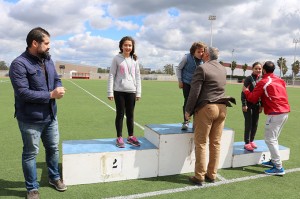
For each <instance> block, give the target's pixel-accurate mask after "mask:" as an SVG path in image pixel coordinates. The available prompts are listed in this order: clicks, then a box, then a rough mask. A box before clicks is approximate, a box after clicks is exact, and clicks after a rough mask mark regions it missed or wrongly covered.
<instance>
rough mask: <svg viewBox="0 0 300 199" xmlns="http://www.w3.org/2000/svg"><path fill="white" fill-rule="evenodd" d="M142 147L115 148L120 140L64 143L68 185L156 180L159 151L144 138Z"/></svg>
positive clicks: (65, 176) (65, 178)
mask: <svg viewBox="0 0 300 199" xmlns="http://www.w3.org/2000/svg"><path fill="white" fill-rule="evenodd" d="M138 139H139V141H140V142H141V146H140V147H134V146H132V145H129V144H125V148H118V147H116V145H115V141H116V139H115V138H114V139H113V138H109V139H94V140H69V141H63V143H62V152H63V165H62V166H63V178H64V182H65V183H66V184H67V185H76V184H90V183H99V182H110V181H120V180H129V179H138V178H150V177H156V176H157V174H158V149H157V147H156V146H155V145H153V144H152V143H151V142H149V141H148V140H147V139H145V138H144V137H141V138H138Z"/></svg>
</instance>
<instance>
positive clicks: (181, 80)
mask: <svg viewBox="0 0 300 199" xmlns="http://www.w3.org/2000/svg"><path fill="white" fill-rule="evenodd" d="M205 47H206V44H204V43H202V42H194V43H193V44H192V46H191V48H190V53H188V54H186V55H184V56H183V58H182V60H181V62H180V63H179V65H178V67H177V70H176V75H177V78H178V86H179V88H180V89H182V92H183V97H184V103H183V107H182V110H183V123H182V127H181V130H187V129H188V127H189V121H188V120H186V118H185V116H184V113H185V106H186V102H187V99H188V97H189V93H190V89H191V85H190V84H191V81H192V77H193V75H194V71H195V69H196V67H197V66H199V65H201V64H203V59H202V56H203V53H204V48H205Z"/></svg>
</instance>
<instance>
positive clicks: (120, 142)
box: [116, 137, 125, 148]
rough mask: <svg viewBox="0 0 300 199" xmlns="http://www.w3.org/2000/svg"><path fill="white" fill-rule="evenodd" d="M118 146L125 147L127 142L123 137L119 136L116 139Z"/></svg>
mask: <svg viewBox="0 0 300 199" xmlns="http://www.w3.org/2000/svg"><path fill="white" fill-rule="evenodd" d="M116 146H117V147H119V148H124V147H125V144H124V141H123V138H122V137H118V138H117V140H116Z"/></svg>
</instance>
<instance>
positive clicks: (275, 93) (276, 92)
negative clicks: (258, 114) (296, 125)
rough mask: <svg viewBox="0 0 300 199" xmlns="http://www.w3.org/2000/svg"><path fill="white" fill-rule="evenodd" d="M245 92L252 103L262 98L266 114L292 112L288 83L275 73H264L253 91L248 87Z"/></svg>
mask: <svg viewBox="0 0 300 199" xmlns="http://www.w3.org/2000/svg"><path fill="white" fill-rule="evenodd" d="M244 93H245V95H246V98H247V100H248V101H250V102H252V103H256V102H257V101H258V100H259V98H260V99H261V102H262V106H263V107H264V113H265V114H266V115H272V114H280V113H288V112H290V105H289V102H288V96H287V92H286V84H285V82H284V81H283V80H282V79H280V78H279V77H277V76H276V75H274V74H273V73H267V74H264V75H263V76H262V79H261V80H260V81H259V82H258V83H257V84H256V86H255V88H254V90H253V91H252V92H250V91H249V90H248V89H246V90H245V91H244Z"/></svg>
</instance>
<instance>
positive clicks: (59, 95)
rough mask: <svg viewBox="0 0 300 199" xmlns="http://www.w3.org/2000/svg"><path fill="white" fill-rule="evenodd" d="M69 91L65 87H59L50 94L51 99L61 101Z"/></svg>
mask: <svg viewBox="0 0 300 199" xmlns="http://www.w3.org/2000/svg"><path fill="white" fill-rule="evenodd" d="M66 90H67V89H65V88H64V87H57V88H55V89H54V90H53V91H51V92H50V99H60V98H62V97H63V96H64V94H65V92H66Z"/></svg>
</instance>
